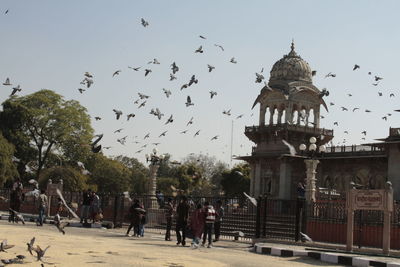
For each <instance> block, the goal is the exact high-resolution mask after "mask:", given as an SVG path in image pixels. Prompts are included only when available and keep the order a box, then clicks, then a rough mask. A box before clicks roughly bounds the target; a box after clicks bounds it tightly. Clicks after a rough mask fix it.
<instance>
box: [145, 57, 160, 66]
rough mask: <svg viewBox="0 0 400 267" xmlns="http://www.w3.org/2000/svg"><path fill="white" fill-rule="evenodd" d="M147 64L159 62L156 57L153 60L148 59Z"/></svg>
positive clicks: (158, 63) (157, 63)
mask: <svg viewBox="0 0 400 267" xmlns="http://www.w3.org/2000/svg"><path fill="white" fill-rule="evenodd" d="M147 64H155V65H160V62H159V61H158V60H157V59H156V58H154V59H153V60H151V61H149V62H148V63H147Z"/></svg>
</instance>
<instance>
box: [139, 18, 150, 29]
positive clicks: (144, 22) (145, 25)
mask: <svg viewBox="0 0 400 267" xmlns="http://www.w3.org/2000/svg"><path fill="white" fill-rule="evenodd" d="M140 22H141V23H142V25H143V27H147V26H149V22H148V21H145V20H144V18H142V19H141V20H140Z"/></svg>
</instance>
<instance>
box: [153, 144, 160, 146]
mask: <svg viewBox="0 0 400 267" xmlns="http://www.w3.org/2000/svg"><path fill="white" fill-rule="evenodd" d="M159 144H161V143H152V145H154V146H158V145H159Z"/></svg>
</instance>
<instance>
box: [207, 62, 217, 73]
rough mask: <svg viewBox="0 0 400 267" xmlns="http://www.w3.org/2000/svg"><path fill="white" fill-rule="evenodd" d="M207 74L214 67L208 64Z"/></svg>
mask: <svg viewBox="0 0 400 267" xmlns="http://www.w3.org/2000/svg"><path fill="white" fill-rule="evenodd" d="M207 68H208V72H211V71H212V70H213V69H215V67H214V66H211V65H210V64H207Z"/></svg>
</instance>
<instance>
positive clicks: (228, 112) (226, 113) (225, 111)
mask: <svg viewBox="0 0 400 267" xmlns="http://www.w3.org/2000/svg"><path fill="white" fill-rule="evenodd" d="M222 114H225V115H227V116H230V115H231V110H230V109H229V110H224V111H222Z"/></svg>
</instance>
